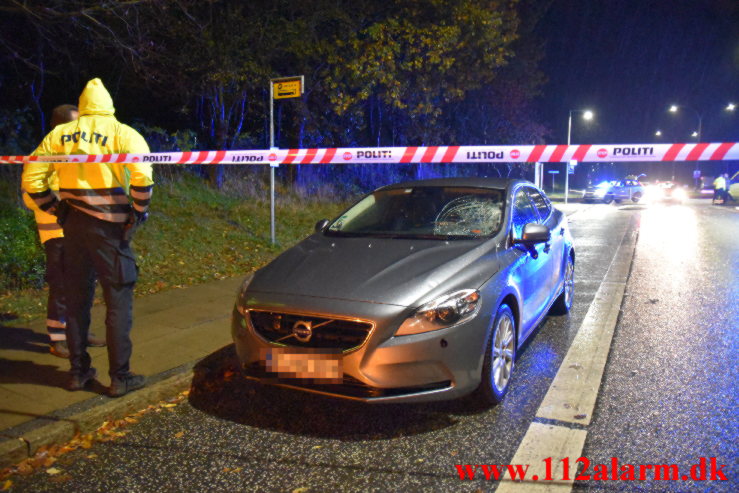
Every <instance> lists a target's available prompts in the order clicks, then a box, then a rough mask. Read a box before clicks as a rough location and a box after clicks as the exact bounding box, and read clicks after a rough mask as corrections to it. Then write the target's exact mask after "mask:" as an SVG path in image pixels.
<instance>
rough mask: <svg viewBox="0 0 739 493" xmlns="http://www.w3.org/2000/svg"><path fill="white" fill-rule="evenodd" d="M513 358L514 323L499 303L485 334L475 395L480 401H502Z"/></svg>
mask: <svg viewBox="0 0 739 493" xmlns="http://www.w3.org/2000/svg"><path fill="white" fill-rule="evenodd" d="M515 360H516V322H515V319H514V317H513V312H512V311H511V309H510V308H509V307H508V305H500V307H499V308H498V313H497V314H496V315H495V322H493V327H492V328H491V330H490V334H489V335H488V340H487V344H486V349H485V360H484V361H483V365H482V380H481V382H480V386H479V387H478V388H477V392H476V393H477V396H478V397H479V400H480V401H481V403H482V404H484V405H486V406H492V405H494V404H498V403H499V402H501V401H502V400H503V397H504V396H505V394H506V392H507V391H508V386H509V385H510V382H511V376H512V374H513V367H514V366H515V363H516V362H515Z"/></svg>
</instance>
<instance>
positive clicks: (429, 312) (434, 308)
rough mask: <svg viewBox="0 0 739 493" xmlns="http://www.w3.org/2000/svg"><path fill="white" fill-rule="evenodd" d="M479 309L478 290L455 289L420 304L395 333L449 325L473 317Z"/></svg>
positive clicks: (401, 334) (433, 328)
mask: <svg viewBox="0 0 739 493" xmlns="http://www.w3.org/2000/svg"><path fill="white" fill-rule="evenodd" d="M479 309H480V292H479V291H477V290H476V289H463V290H461V291H456V292H454V293H451V294H447V295H444V296H442V297H440V298H436V299H435V300H433V301H430V302H428V303H426V304H425V305H423V306H421V307H420V308H419V309H417V310H416V311H415V312H414V313H413V315H411V316H410V317H408V318H406V319H405V321H404V322H403V323H402V324H401V325H400V328H399V329H398V331H397V332H396V334H395V335H399V336H407V335H410V334H420V333H422V332H429V331H432V330H439V329H444V328H446V327H451V326H453V325H457V324H460V323H462V322H466V321H467V320H469V319H471V318H473V317H474V316H475V315H477V312H478V310H479Z"/></svg>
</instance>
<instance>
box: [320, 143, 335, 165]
mask: <svg viewBox="0 0 739 493" xmlns="http://www.w3.org/2000/svg"><path fill="white" fill-rule="evenodd" d="M335 155H336V148H335V147H331V148H329V149H326V154H324V155H323V158H321V164H326V163H330V162H331V160H332V159H333V158H334V156H335Z"/></svg>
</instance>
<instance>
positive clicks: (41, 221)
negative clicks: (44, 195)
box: [23, 173, 64, 244]
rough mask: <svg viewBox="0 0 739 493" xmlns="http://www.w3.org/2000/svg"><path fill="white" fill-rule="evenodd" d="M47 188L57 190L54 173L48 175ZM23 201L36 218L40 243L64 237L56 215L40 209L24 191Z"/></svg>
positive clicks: (57, 185)
mask: <svg viewBox="0 0 739 493" xmlns="http://www.w3.org/2000/svg"><path fill="white" fill-rule="evenodd" d="M49 188H51V191H52V193H55V192H58V190H59V180H57V177H56V174H55V173H52V174H51V176H50V177H49ZM23 203H24V204H26V207H28V208H29V209H31V210H32V211H33V215H34V216H35V218H36V227H37V228H38V235H39V238H40V239H41V243H42V244H44V243H46V242H47V241H49V240H51V239H54V238H63V237H64V232H63V231H62V227H61V226H59V223H57V222H56V216H53V215H51V214H49V213H48V212H44V211H42V210H41V209H40V208H39V206H38V205H36V202H34V201H33V199H32V198H31V197H30V196H29V195H28V194H27V193H26V192H23Z"/></svg>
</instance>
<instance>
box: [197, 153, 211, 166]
mask: <svg viewBox="0 0 739 493" xmlns="http://www.w3.org/2000/svg"><path fill="white" fill-rule="evenodd" d="M206 159H208V151H199V152H198V157H197V158H196V159H195V164H201V163H202V162H203V161H205V160H206Z"/></svg>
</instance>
